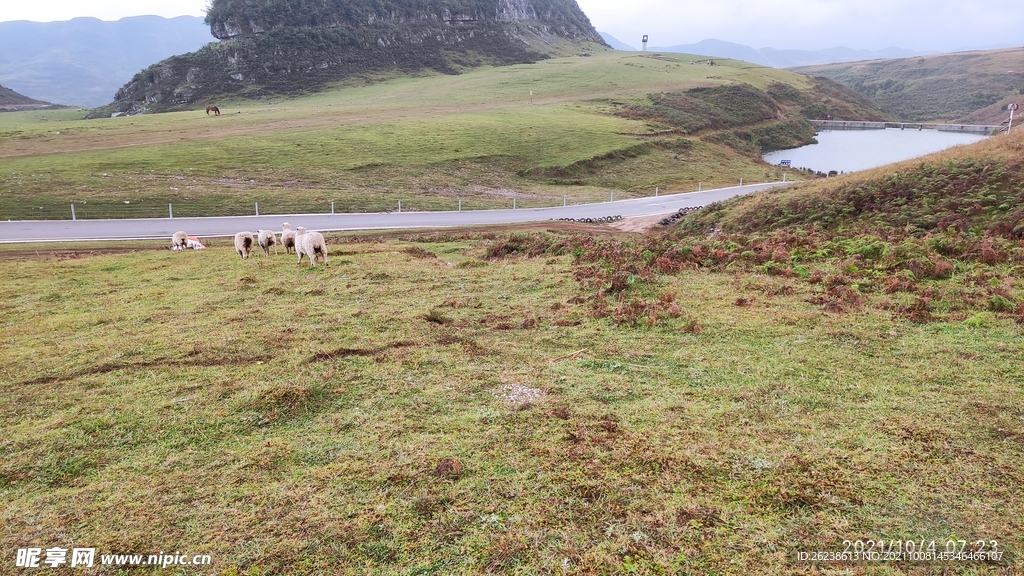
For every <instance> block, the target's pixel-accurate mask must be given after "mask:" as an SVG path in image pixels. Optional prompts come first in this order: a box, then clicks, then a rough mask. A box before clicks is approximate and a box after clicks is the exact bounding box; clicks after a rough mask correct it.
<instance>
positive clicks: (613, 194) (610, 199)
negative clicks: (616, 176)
mask: <svg viewBox="0 0 1024 576" xmlns="http://www.w3.org/2000/svg"><path fill="white" fill-rule="evenodd" d="M608 201H609V202H615V190H612V195H611V197H609V199H608Z"/></svg>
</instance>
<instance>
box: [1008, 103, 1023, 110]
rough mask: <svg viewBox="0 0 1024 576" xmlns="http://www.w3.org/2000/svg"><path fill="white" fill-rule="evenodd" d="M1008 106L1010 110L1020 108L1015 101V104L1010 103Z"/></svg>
mask: <svg viewBox="0 0 1024 576" xmlns="http://www.w3.org/2000/svg"><path fill="white" fill-rule="evenodd" d="M1007 108H1009V109H1010V110H1020V105H1018V104H1017V103H1016V102H1014V103H1013V104H1010V105H1009V106H1007Z"/></svg>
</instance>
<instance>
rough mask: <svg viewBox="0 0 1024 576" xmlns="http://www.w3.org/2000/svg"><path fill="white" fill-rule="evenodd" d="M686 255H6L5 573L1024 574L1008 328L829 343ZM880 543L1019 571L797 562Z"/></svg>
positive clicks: (599, 239)
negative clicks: (123, 563)
mask: <svg viewBox="0 0 1024 576" xmlns="http://www.w3.org/2000/svg"><path fill="white" fill-rule="evenodd" d="M664 242H669V244H663V243H664ZM675 242H677V241H676V240H671V239H658V238H643V237H639V236H635V237H633V236H629V237H621V236H612V235H607V234H600V233H599V234H596V235H595V234H576V235H566V234H563V233H550V232H544V231H543V230H538V231H536V232H527V233H518V234H512V235H508V234H500V235H494V234H479V233H478V234H453V233H448V234H444V235H437V234H433V235H426V236H423V237H411V238H406V239H403V240H400V239H395V238H392V239H374V238H370V237H365V236H364V237H336V238H334V239H333V240H332V241H331V244H332V246H331V261H330V266H329V267H326V268H325V267H319V268H313V269H310V268H308V267H304V266H303V267H297V266H296V265H295V262H294V260H293V258H292V257H290V256H287V257H286V256H283V255H282V256H279V257H274V256H272V257H270V258H265V257H262V256H253V257H252V258H251V259H250V260H248V261H244V262H243V261H240V260H239V259H238V257H237V256H236V255H235V254H234V252H233V250H232V248H231V247H230V246H229V245H228V244H227V242H225V241H214V242H213V245H212V247H211V248H210V249H209V250H206V251H203V252H190V253H173V252H171V251H168V250H166V249H163V247H162V246H160V247H159V248H161V249H157V246H155V243H154V244H142V245H139V250H138V251H137V252H132V253H122V254H104V253H103V252H102V251H101V250H96V246H95V245H89V246H82V247H81V248H80V251H79V252H77V253H69V252H67V249H69V248H74V247H73V246H67V247H62V248H64V249H65V251H64V252H62V253H61V254H60V255H59V256H47V254H46V252H45V248H43V250H42V251H41V253H40V255H39V256H38V257H31V258H26V253H25V249H24V248H13V247H4V248H0V257H2V258H5V259H9V258H16V259H18V262H17V264H16V265H14V264H13V263H10V262H7V263H5V268H6V269H7V270H8V278H7V281H6V282H5V283H4V284H3V285H2V286H0V296H2V297H0V307H2V309H3V310H2V312H3V313H2V314H0V318H2V322H3V328H4V331H5V333H6V334H7V338H8V343H7V345H5V346H4V347H3V348H2V349H0V350H2V351H0V377H2V379H3V381H4V382H6V383H7V385H6V386H4V387H3V388H2V389H0V429H2V434H0V454H2V455H3V458H2V460H0V502H2V503H3V504H2V514H3V529H2V530H0V549H3V550H4V551H5V552H4V564H3V565H2V566H0V573H13V572H12V571H13V568H12V564H11V562H9V559H11V558H13V557H10V556H9V554H8V553H9V552H10V551H13V550H14V549H16V548H21V547H26V546H35V545H39V546H43V547H49V546H62V547H68V548H70V547H72V546H95V547H97V548H98V552H99V553H115V552H121V553H146V554H148V553H151V552H152V553H157V551H170V550H176V551H181V552H187V553H189V554H211V555H212V556H213V558H214V563H213V565H212V566H211V567H209V568H208V569H204V570H205V571H204V570H197V569H193V568H189V569H187V570H185V571H180V569H179V570H178V571H174V570H171V569H168V570H165V571H160V570H152V571H151V573H154V574H172V573H173V574H179V573H185V574H252V575H256V574H381V575H384V574H483V573H500V574H548V573H550V574H755V573H756V574H825V573H834V574H938V573H942V574H1012V573H1019V572H1015V571H1019V570H1020V569H1021V566H1022V565H1021V559H1020V558H1021V557H1020V554H1021V546H1022V540H1021V534H1022V533H1024V531H1022V528H1024V526H1022V520H1021V519H1022V518H1024V498H1022V490H1024V488H1022V487H1024V475H1022V472H1021V470H1022V462H1024V458H1022V456H1024V455H1022V452H1021V443H1020V439H1021V437H1022V436H1021V434H1022V433H1024V411H1022V409H1021V406H1022V405H1024V404H1022V400H1024V398H1022V388H1021V376H1020V374H1021V371H1020V364H1021V361H1022V360H1024V355H1022V353H1024V352H1022V351H1024V347H1022V345H1024V341H1022V339H1021V332H1020V328H1019V326H1018V325H1016V324H1015V323H1014V322H1013V320H1012V319H1011V318H1010V317H1009V316H1005V315H998V316H997V315H994V314H989V315H988V316H986V317H985V318H984V320H983V321H975V322H962V321H959V320H950V321H946V322H925V323H921V322H915V321H911V320H908V319H905V318H902V317H900V316H898V315H894V314H893V313H892V312H891V309H890V308H887V307H886V305H885V303H884V302H883V301H884V300H886V299H887V298H891V296H889V295H886V294H883V293H881V292H878V293H869V292H868V291H865V295H864V301H863V304H862V305H861V306H859V307H857V308H856V309H852V310H849V311H847V312H846V313H835V311H834V310H832V311H830V309H829V308H828V307H827V306H826V307H823V306H821V305H820V301H819V300H816V297H820V296H821V295H822V293H823V292H824V291H825V287H824V285H821V284H813V283H809V282H807V281H806V279H804V278H802V277H800V276H797V275H780V274H778V273H775V272H772V271H771V270H765V269H764V268H761V269H758V268H756V267H753V266H750V267H746V268H742V267H740V268H738V267H736V266H728V267H726V266H704V265H682V264H680V265H679V266H676V267H672V266H669V265H667V264H665V262H667V261H668V260H671V261H672V262H677V263H678V262H680V261H679V260H678V258H679V256H671V258H670V254H669V252H665V256H663V257H661V258H654V257H653V256H648V255H647V254H648V253H649V252H651V251H652V250H665V249H666V248H665V247H666V246H669V247H672V248H671V249H672V251H673V253H678V254H680V255H682V254H684V253H685V254H690V258H691V259H692V258H693V257H694V255H695V254H696V253H697V252H698V251H697V250H696V249H694V248H693V247H692V246H691V247H690V248H689V249H688V250H683V249H681V248H679V245H677V244H675ZM658 246H661V248H657V247H658ZM641 252H642V253H641ZM709 254H712V256H708V258H711V257H713V254H714V251H712V252H711V253H709ZM693 261H694V262H696V260H693ZM645 262H646V263H647V264H648V265H645V264H644V263H645ZM815 266H816V267H820V269H821V270H822V271H825V272H828V273H840V270H841V268H842V266H843V261H842V259H834V260H822V261H820V262H818V263H817V264H815ZM658 270H661V272H658ZM759 270H760V271H759ZM954 281H955V280H944V281H935V282H954ZM880 538H884V539H886V540H889V539H893V540H900V539H902V540H909V539H915V540H921V539H926V540H932V539H934V540H936V541H938V542H940V547H943V546H945V542H946V541H947V540H949V539H954V540H959V539H965V540H969V541H972V542H973V541H976V540H980V539H985V540H996V541H997V542H998V546H999V547H1000V548H1001V549H1003V550H1004V551H1005V555H1004V556H1003V558H1002V560H1000V561H999V562H992V563H989V562H962V563H956V562H953V563H943V564H930V565H929V564H906V563H879V564H850V563H845V564H842V563H840V564H821V563H807V562H800V561H798V559H797V552H801V551H817V550H825V551H828V550H831V551H841V550H842V549H844V544H843V541H844V540H856V539H880ZM19 573H20V572H19ZM98 573H116V572H114V571H109V572H98Z"/></svg>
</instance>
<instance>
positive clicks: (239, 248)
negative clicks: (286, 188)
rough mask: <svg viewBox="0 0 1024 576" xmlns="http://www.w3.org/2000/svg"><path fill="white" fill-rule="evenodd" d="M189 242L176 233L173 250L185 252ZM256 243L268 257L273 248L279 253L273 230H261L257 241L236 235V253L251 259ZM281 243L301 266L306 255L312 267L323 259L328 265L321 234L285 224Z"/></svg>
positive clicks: (250, 236) (245, 235)
mask: <svg viewBox="0 0 1024 576" xmlns="http://www.w3.org/2000/svg"><path fill="white" fill-rule="evenodd" d="M188 242H189V238H188V234H186V233H185V232H183V231H178V232H175V233H174V235H173V236H171V249H172V250H184V249H185V248H186V247H187V246H188ZM254 242H258V243H259V245H260V248H262V249H263V254H264V255H266V256H270V247H271V246H273V247H274V254H277V253H278V251H277V244H278V240H277V236H276V234H275V233H274V231H273V230H259V231H258V232H257V234H256V239H255V240H254V239H253V235H252V232H239V233H238V234H235V251H236V252H238V255H239V256H240V257H241V258H242V260H246V259H248V258H249V252H250V251H251V250H252V247H253V244H254ZM280 242H281V244H283V245H284V249H285V252H286V253H288V254H290V253H291V252H292V251H293V250H294V251H295V253H296V254H298V255H299V261H298V263H299V264H302V256H303V255H305V256H307V257H308V258H309V265H310V266H316V264H317V260H318V259H323V262H324V266H327V265H328V264H327V242H325V241H324V236H323V234H321V233H319V232H307V231H306V229H305V228H303V227H301V226H299V227H298V228H296V229H295V230H292V227H291V225H290V224H288V223H287V222H285V223H284V224H282V225H281V240H280Z"/></svg>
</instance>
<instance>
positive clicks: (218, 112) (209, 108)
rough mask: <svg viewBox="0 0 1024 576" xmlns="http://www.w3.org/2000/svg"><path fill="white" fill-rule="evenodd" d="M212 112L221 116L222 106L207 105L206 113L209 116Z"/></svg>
mask: <svg viewBox="0 0 1024 576" xmlns="http://www.w3.org/2000/svg"><path fill="white" fill-rule="evenodd" d="M210 112H213V113H214V114H216V115H217V116H220V108H217V107H216V106H207V107H206V115H207V116H209V115H210Z"/></svg>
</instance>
